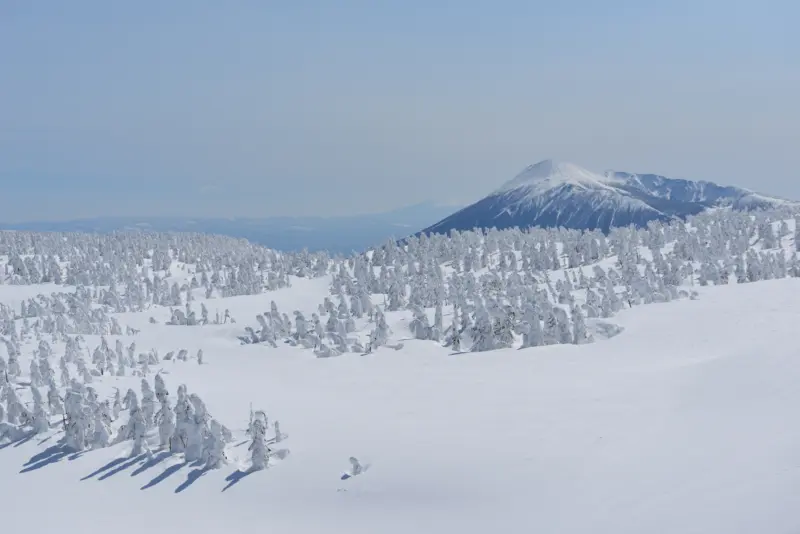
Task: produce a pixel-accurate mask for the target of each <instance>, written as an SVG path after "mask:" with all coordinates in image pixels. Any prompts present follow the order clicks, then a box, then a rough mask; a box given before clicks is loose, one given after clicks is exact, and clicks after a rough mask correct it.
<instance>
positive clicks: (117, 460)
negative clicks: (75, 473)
mask: <svg viewBox="0 0 800 534" xmlns="http://www.w3.org/2000/svg"><path fill="white" fill-rule="evenodd" d="M126 459H127V458H115V459H113V460H111V461H110V462H108V463H107V464H106V465H104V466H103V467H100V468H98V469H96V470H95V471H92V472H91V473H89V474H88V475H86V476H85V477H83V478H82V479H81V480H89V479H90V478H94V477H96V476H97V475H99V474H100V473H102V472H104V471H108V470H109V469H111V468H112V467H114V466H116V465H119V464H121V463H122V462H124V461H125V460H126Z"/></svg>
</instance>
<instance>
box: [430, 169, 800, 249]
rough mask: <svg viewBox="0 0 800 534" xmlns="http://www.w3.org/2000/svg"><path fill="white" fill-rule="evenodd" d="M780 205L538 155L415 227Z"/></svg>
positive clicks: (632, 219)
mask: <svg viewBox="0 0 800 534" xmlns="http://www.w3.org/2000/svg"><path fill="white" fill-rule="evenodd" d="M786 205H796V203H792V202H790V201H787V200H783V199H779V198H774V197H768V196H764V195H759V194H757V193H754V192H752V191H749V190H747V189H742V188H738V187H731V186H720V185H717V184H714V183H711V182H702V181H700V182H694V181H689V180H679V179H672V178H666V177H664V176H659V175H654V174H631V173H626V172H614V171H608V172H605V173H603V174H600V173H595V172H592V171H589V170H587V169H584V168H582V167H580V166H578V165H575V164H573V163H567V162H561V161H555V160H544V161H541V162H539V163H537V164H535V165H531V166H529V167H527V168H526V169H524V170H523V171H522V172H521V173H519V174H518V175H517V176H516V177H514V178H513V179H511V180H509V181H508V182H506V183H505V184H503V185H502V186H501V187H500V188H498V189H496V190H495V191H493V192H492V193H491V194H489V195H488V196H487V197H485V198H483V199H481V200H479V201H478V202H476V203H474V204H472V205H470V206H467V207H465V208H463V209H461V210H459V211H457V212H456V213H454V214H452V215H450V216H449V217H446V218H444V219H443V220H441V221H439V222H438V223H436V224H434V225H432V226H430V227H428V228H426V229H425V230H423V233H442V234H446V233H448V232H449V231H450V230H472V229H473V228H499V229H504V228H512V227H515V226H518V227H520V228H527V227H531V226H541V227H564V228H572V229H579V230H593V229H600V230H602V231H604V232H608V230H609V229H610V228H612V227H618V226H628V225H634V226H637V227H643V226H645V225H647V223H648V222H650V221H653V220H660V221H667V220H670V219H674V218H676V217H677V218H685V217H686V216H689V215H695V214H697V213H700V212H702V211H704V210H706V209H709V208H712V207H719V206H729V207H732V208H734V209H737V210H753V209H769V208H778V207H782V206H786Z"/></svg>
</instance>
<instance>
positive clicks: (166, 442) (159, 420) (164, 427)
mask: <svg viewBox="0 0 800 534" xmlns="http://www.w3.org/2000/svg"><path fill="white" fill-rule="evenodd" d="M155 423H156V424H157V425H158V437H159V445H160V446H161V447H162V448H165V447H166V448H169V449H170V450H173V451H174V450H175V449H174V448H173V441H172V440H173V436H174V434H175V413H174V412H173V411H172V407H171V406H170V405H169V399H168V398H167V397H163V399H162V400H161V409H160V410H159V411H158V413H156V416H155Z"/></svg>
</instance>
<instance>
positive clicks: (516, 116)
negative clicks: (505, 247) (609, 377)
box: [0, 0, 800, 222]
mask: <svg viewBox="0 0 800 534" xmlns="http://www.w3.org/2000/svg"><path fill="white" fill-rule="evenodd" d="M645 4H647V5H645ZM650 4H651V3H642V2H636V1H632V0H611V1H608V2H603V3H598V2H594V1H590V0H573V1H570V2H561V3H557V4H552V3H543V2H523V1H506V2H480V1H475V0H466V1H464V2H459V3H451V2H439V3H430V2H419V1H413V0H412V1H408V2H404V3H394V2H391V3H388V2H387V3H382V4H381V5H377V4H373V3H366V2H358V1H348V0H342V1H341V2H336V3H328V2H321V1H311V0H309V1H301V0H298V1H297V2H281V3H276V2H266V3H262V2H243V3H236V4H212V3H194V2H188V1H187V0H176V1H174V2H169V3H160V2H153V1H151V0H145V1H142V2H137V3H135V4H109V3H107V2H101V1H99V0H86V1H81V2H78V3H73V4H70V5H69V6H67V5H64V6H60V5H55V4H47V5H45V4H42V3H33V2H21V1H11V2H6V3H4V4H2V5H0V61H1V62H2V65H3V68H2V69H0V117H2V118H1V119H0V186H1V190H2V193H3V198H4V200H5V201H6V202H4V205H3V212H2V213H1V214H0V221H2V222H17V221H32V220H68V219H81V218H90V217H96V216H108V215H117V216H142V217H148V216H181V217H186V216H188V217H233V216H235V217H269V216H287V215H297V216H307V215H343V214H347V213H368V212H382V211H388V210H391V209H395V208H400V207H403V206H408V205H413V204H417V203H420V202H425V201H435V202H441V203H456V204H463V203H467V202H470V201H474V200H476V199H478V198H480V197H481V196H483V195H485V194H486V193H488V192H490V191H492V190H493V189H495V188H497V187H498V186H500V185H501V184H502V183H503V182H505V181H507V180H509V179H511V178H512V177H513V176H514V175H515V174H516V173H518V172H519V171H520V170H521V169H523V168H524V167H525V166H527V165H529V164H532V163H535V162H537V161H539V160H542V159H546V158H556V159H561V160H566V161H571V162H574V163H576V164H578V165H581V166H584V167H586V168H588V169H590V170H595V171H603V170H606V169H615V170H623V171H628V172H639V173H657V174H663V175H666V176H670V177H675V178H687V179H697V180H700V179H702V180H710V181H715V182H719V183H723V184H730V185H738V186H743V187H748V188H750V189H754V190H757V191H761V192H764V193H768V194H774V195H779V196H783V197H788V198H797V199H800V179H798V177H797V176H796V174H797V171H796V168H797V165H796V158H795V157H794V156H793V151H794V144H795V140H796V139H797V138H798V132H797V128H798V127H797V124H800V109H799V108H798V106H797V105H796V102H795V101H796V96H795V95H797V94H798V92H800V60H798V59H797V58H799V57H800V38H798V37H797V36H796V34H795V33H793V32H792V29H791V27H790V26H791V23H792V21H793V20H796V17H797V16H798V15H800V6H797V5H795V4H794V3H790V2H788V1H772V2H761V3H759V4H757V5H756V4H755V3H751V2H744V1H741V0H733V1H726V2H722V1H721V0H705V1H704V0H696V1H693V2H685V1H675V2H669V3H658V4H653V5H650Z"/></svg>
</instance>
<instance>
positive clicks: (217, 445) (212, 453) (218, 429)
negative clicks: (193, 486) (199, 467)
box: [203, 419, 226, 469]
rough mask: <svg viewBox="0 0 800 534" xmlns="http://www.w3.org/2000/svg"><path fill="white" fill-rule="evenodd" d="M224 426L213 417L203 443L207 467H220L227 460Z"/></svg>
mask: <svg viewBox="0 0 800 534" xmlns="http://www.w3.org/2000/svg"><path fill="white" fill-rule="evenodd" d="M222 429H223V427H222V425H221V424H220V423H219V421H217V420H216V419H212V420H211V423H210V424H209V429H208V432H207V433H206V435H205V440H204V443H203V460H204V462H205V466H206V469H219V468H220V467H222V465H223V464H224V463H225V462H226V457H225V436H224V435H223V430H222Z"/></svg>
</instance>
